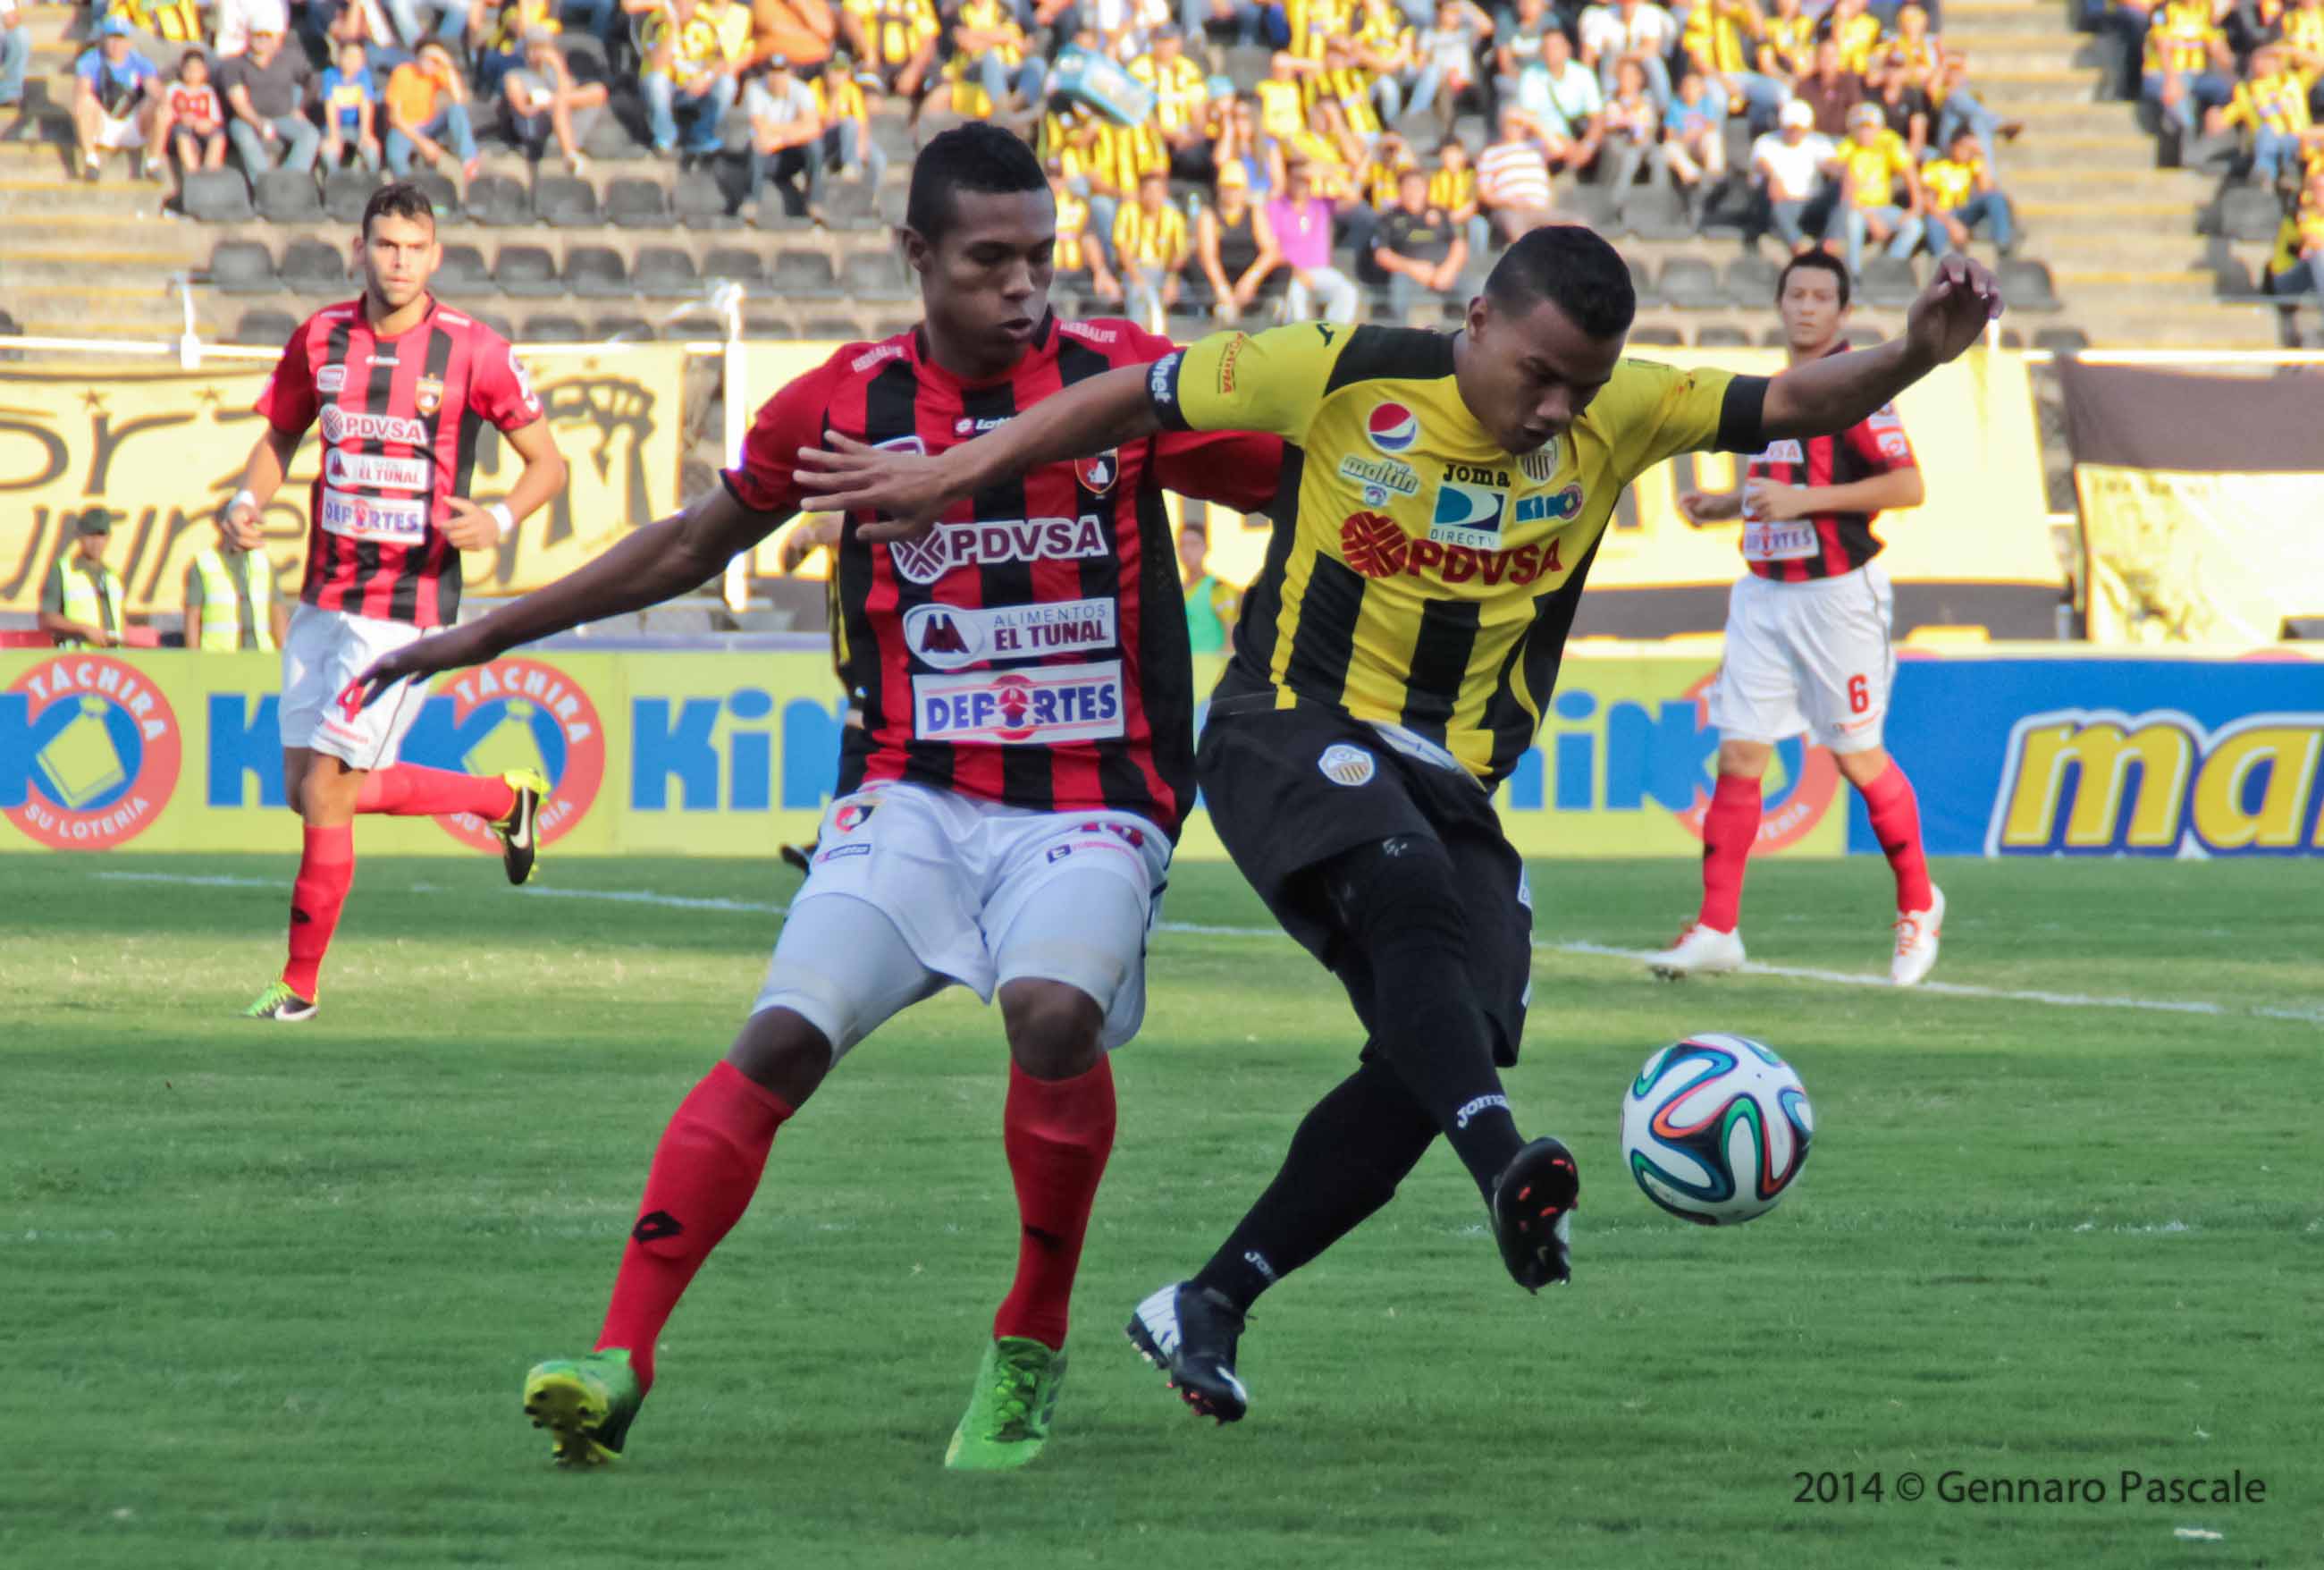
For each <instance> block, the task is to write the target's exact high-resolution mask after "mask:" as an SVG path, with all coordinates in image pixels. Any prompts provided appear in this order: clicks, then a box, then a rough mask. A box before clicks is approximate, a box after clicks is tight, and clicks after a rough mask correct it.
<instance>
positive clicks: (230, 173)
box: [178, 169, 296, 325]
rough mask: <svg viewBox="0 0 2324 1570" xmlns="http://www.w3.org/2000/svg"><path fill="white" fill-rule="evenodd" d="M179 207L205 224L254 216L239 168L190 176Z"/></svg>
mask: <svg viewBox="0 0 2324 1570" xmlns="http://www.w3.org/2000/svg"><path fill="white" fill-rule="evenodd" d="M178 205H179V207H180V208H182V209H183V210H184V212H185V215H186V216H187V217H189V218H193V219H195V220H197V221H198V222H200V223H205V224H246V223H248V222H249V221H250V219H251V216H252V213H251V206H250V186H249V184H248V183H247V182H246V181H244V180H243V178H242V171H240V170H238V169H206V170H202V171H198V172H194V173H189V174H188V175H187V176H186V179H185V188H184V189H183V190H181V191H180V193H179V197H178ZM293 325H296V324H293Z"/></svg>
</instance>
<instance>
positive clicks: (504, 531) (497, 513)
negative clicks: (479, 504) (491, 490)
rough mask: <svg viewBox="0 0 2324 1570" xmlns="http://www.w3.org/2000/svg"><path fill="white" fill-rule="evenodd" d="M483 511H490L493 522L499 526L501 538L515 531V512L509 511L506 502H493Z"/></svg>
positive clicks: (505, 537)
mask: <svg viewBox="0 0 2324 1570" xmlns="http://www.w3.org/2000/svg"><path fill="white" fill-rule="evenodd" d="M484 511H485V512H487V513H491V514H492V515H493V522H495V523H498V524H499V525H500V526H501V538H502V539H503V540H506V539H507V538H508V537H509V536H510V535H512V534H513V533H515V532H516V514H515V513H512V512H510V511H509V506H508V503H506V502H494V503H493V504H492V505H491V506H489V507H487V508H485V509H484Z"/></svg>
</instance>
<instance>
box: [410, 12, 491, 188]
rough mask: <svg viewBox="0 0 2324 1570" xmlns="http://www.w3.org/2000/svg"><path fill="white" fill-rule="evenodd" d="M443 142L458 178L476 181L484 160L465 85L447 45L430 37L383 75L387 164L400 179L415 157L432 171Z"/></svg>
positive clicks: (439, 156)
mask: <svg viewBox="0 0 2324 1570" xmlns="http://www.w3.org/2000/svg"><path fill="white" fill-rule="evenodd" d="M447 143H448V144H449V150H450V152H451V154H452V156H453V157H454V158H455V159H456V160H457V161H458V162H459V164H460V171H461V178H462V179H463V180H474V179H475V178H476V171H477V170H478V169H479V168H481V167H482V166H483V162H484V161H483V160H482V159H481V158H479V157H478V156H477V153H476V130H475V124H474V123H473V121H472V120H471V119H470V117H469V114H468V88H467V83H466V81H465V80H464V79H463V78H461V75H460V70H459V68H458V67H457V66H455V65H454V64H453V63H452V51H451V50H450V48H449V47H448V46H447V45H446V44H445V43H443V42H441V41H440V40H437V39H430V40H429V41H428V42H426V43H423V44H421V45H420V53H419V55H418V56H417V57H416V58H415V59H413V60H410V62H409V63H407V64H404V65H400V66H398V67H396V68H395V70H394V73H393V74H392V75H391V76H390V77H389V78H387V167H388V168H389V169H391V170H392V171H395V173H396V176H397V177H398V178H399V179H400V178H401V177H403V176H405V175H408V174H410V172H411V161H412V159H413V158H414V157H415V156H416V157H417V158H418V159H419V160H420V162H422V163H425V164H426V165H428V167H429V168H430V169H433V168H435V167H436V166H437V165H438V164H439V163H441V162H443V159H444V154H445V152H446V149H447Z"/></svg>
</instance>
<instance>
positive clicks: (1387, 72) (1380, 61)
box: [1354, 0, 1537, 125]
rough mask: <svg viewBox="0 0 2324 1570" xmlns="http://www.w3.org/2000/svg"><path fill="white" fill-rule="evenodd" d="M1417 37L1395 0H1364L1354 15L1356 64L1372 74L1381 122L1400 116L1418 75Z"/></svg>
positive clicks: (1418, 46)
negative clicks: (1361, 6) (1406, 97)
mask: <svg viewBox="0 0 2324 1570" xmlns="http://www.w3.org/2000/svg"><path fill="white" fill-rule="evenodd" d="M1528 3H1537V0H1528ZM1419 40H1420V34H1419V33H1418V32H1417V31H1416V29H1415V28H1414V27H1413V26H1412V23H1410V21H1409V20H1407V19H1406V16H1405V14H1404V8H1403V7H1402V6H1400V5H1397V3H1396V0H1364V4H1363V8H1362V9H1361V10H1360V11H1359V12H1358V13H1357V14H1356V32H1355V41H1354V42H1355V53H1356V63H1357V64H1358V65H1360V66H1362V67H1363V68H1364V69H1366V70H1368V71H1369V72H1371V73H1372V99H1373V102H1375V103H1376V104H1378V105H1379V117H1380V123H1381V124H1382V125H1395V124H1396V123H1397V120H1398V119H1400V118H1402V117H1403V115H1404V103H1405V95H1406V92H1407V91H1408V89H1409V88H1411V87H1412V86H1413V85H1414V84H1415V83H1416V82H1417V81H1418V79H1419V77H1420V42H1419Z"/></svg>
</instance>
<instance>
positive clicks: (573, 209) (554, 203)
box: [532, 174, 604, 229]
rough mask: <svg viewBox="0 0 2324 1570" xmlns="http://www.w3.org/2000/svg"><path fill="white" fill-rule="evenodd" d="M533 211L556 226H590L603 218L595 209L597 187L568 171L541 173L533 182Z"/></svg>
mask: <svg viewBox="0 0 2324 1570" xmlns="http://www.w3.org/2000/svg"><path fill="white" fill-rule="evenodd" d="M532 210H533V215H534V217H537V218H539V220H540V221H541V222H542V223H544V224H547V225H549V226H550V227H552V228H558V229H594V228H595V227H596V226H598V225H599V224H601V223H603V222H604V217H603V215H601V214H600V213H599V212H598V210H597V188H596V187H595V186H593V185H591V184H590V183H589V182H588V181H587V180H576V179H575V178H574V177H573V176H571V175H569V174H544V175H542V176H541V177H540V178H539V180H535V181H534V182H533V187H532Z"/></svg>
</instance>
